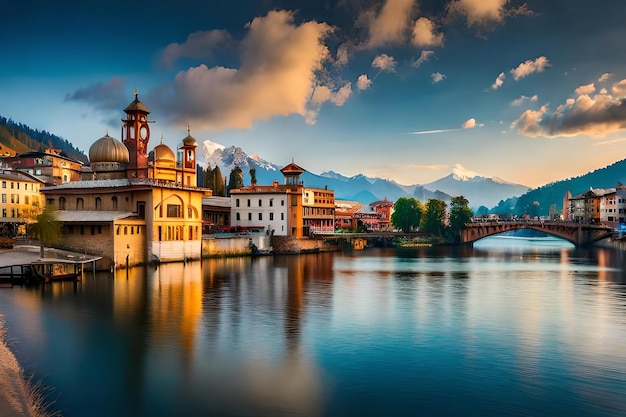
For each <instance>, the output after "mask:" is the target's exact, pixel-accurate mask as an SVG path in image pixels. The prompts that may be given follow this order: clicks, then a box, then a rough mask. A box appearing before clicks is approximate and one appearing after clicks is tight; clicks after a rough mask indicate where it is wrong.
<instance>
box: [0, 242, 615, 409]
mask: <svg viewBox="0 0 626 417" xmlns="http://www.w3.org/2000/svg"><path fill="white" fill-rule="evenodd" d="M561 242H562V241H557V240H554V239H549V238H548V239H545V238H543V239H534V240H533V239H531V240H520V239H514V238H491V239H485V240H483V241H482V242H480V243H477V244H476V245H475V247H474V248H443V249H442V248H439V249H433V248H424V249H415V250H407V251H402V252H395V251H393V250H386V249H385V250H383V249H380V250H379V249H367V250H365V251H363V252H355V253H353V254H341V253H327V254H315V255H303V256H284V257H274V258H272V257H264V258H257V259H248V258H241V259H221V260H208V261H204V262H203V263H191V264H187V265H186V266H183V265H180V264H168V265H163V266H161V267H159V269H147V270H146V269H133V270H131V271H130V273H129V276H128V277H127V275H126V271H119V272H118V273H117V274H116V276H115V277H113V276H112V275H111V274H102V275H97V276H93V275H90V276H88V277H86V279H85V281H84V282H82V283H81V284H78V285H74V284H71V283H56V284H54V285H51V286H46V287H40V288H13V289H0V315H2V316H4V317H3V319H4V320H5V322H6V326H7V329H8V331H9V335H10V337H11V339H12V343H11V345H12V348H13V349H14V351H15V353H16V355H17V357H18V360H20V362H21V363H22V364H23V365H24V367H25V369H26V370H27V372H29V373H32V374H33V375H34V378H35V380H42V381H43V382H44V383H45V384H46V385H47V386H49V387H51V388H50V391H49V393H48V396H49V398H50V399H51V400H53V401H55V403H54V408H53V409H55V410H60V411H61V412H62V413H63V415H65V416H72V417H73V416H107V417H110V416H115V417H125V416H151V417H158V416H359V417H363V416H376V417H381V416H394V417H396V416H408V415H410V416H503V415H506V416H511V415H513V416H568V417H569V416H574V415H575V416H618V415H626V273H625V272H624V270H623V269H622V263H623V260H624V256H625V255H624V253H622V252H615V251H611V250H604V249H597V250H592V251H582V250H575V249H573V248H572V247H570V246H569V245H568V244H563V243H561Z"/></svg>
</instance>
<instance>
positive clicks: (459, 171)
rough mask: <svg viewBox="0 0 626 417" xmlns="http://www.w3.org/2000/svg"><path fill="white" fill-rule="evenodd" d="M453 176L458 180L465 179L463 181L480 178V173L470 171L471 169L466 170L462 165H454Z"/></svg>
mask: <svg viewBox="0 0 626 417" xmlns="http://www.w3.org/2000/svg"><path fill="white" fill-rule="evenodd" d="M452 174H454V176H455V177H456V178H457V179H463V180H469V179H472V178H474V177H480V174H479V173H477V172H474V171H470V170H469V169H467V168H465V167H464V166H463V165H461V164H454V168H452Z"/></svg>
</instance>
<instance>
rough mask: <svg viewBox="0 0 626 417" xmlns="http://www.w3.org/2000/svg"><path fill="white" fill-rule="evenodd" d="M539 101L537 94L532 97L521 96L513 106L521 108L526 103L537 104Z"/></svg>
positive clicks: (514, 101)
mask: <svg viewBox="0 0 626 417" xmlns="http://www.w3.org/2000/svg"><path fill="white" fill-rule="evenodd" d="M537 100H539V96H538V95H537V94H535V95H534V96H532V97H527V96H520V97H519V98H516V99H515V100H513V101H512V102H511V106H521V105H522V104H523V103H525V102H526V101H532V102H536V101H537Z"/></svg>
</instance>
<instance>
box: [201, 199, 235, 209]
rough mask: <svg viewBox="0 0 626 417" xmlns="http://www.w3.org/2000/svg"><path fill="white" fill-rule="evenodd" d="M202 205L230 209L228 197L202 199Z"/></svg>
mask: <svg viewBox="0 0 626 417" xmlns="http://www.w3.org/2000/svg"><path fill="white" fill-rule="evenodd" d="M202 205H203V206H213V207H229V208H230V205H231V204H230V197H213V196H210V197H202Z"/></svg>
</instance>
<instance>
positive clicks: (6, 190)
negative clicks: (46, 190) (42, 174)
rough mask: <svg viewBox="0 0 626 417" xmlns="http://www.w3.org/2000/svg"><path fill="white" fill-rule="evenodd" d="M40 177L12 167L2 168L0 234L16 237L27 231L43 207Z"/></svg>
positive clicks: (0, 182) (0, 176)
mask: <svg viewBox="0 0 626 417" xmlns="http://www.w3.org/2000/svg"><path fill="white" fill-rule="evenodd" d="M41 186H43V181H42V180H40V179H39V178H37V177H35V176H33V175H30V174H27V173H25V172H22V171H18V170H15V169H11V168H2V169H0V194H1V196H0V198H1V200H0V210H1V212H2V217H0V235H2V236H11V237H14V236H16V235H18V234H24V233H25V232H26V230H25V225H26V224H27V223H33V222H35V217H36V216H37V215H38V214H39V213H40V211H41V208H42V207H43V204H42V201H41V194H40V193H39V189H40V187H41Z"/></svg>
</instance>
